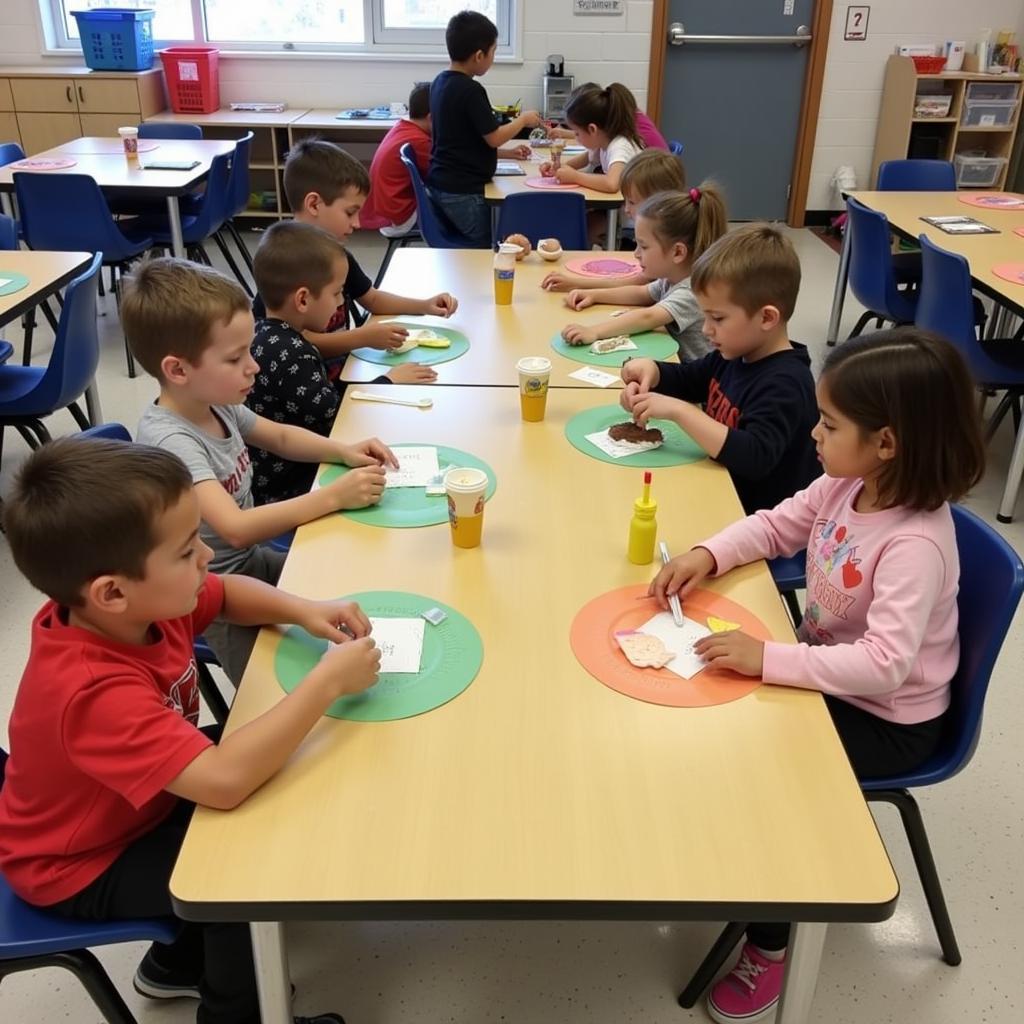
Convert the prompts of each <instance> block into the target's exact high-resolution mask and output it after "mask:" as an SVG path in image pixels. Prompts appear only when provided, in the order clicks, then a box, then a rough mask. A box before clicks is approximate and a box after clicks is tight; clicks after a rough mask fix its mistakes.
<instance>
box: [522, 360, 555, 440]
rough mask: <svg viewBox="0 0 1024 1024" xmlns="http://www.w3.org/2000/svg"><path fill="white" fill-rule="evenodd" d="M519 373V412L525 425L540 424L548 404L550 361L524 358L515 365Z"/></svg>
mask: <svg viewBox="0 0 1024 1024" xmlns="http://www.w3.org/2000/svg"><path fill="white" fill-rule="evenodd" d="M516 370H518V371H519V411H520V412H521V413H522V416H523V419H524V420H526V422H527V423H540V422H541V420H543V419H544V412H545V411H546V409H547V404H548V383H549V381H550V380H551V360H550V359H545V358H544V357H543V356H526V357H524V358H523V359H520V360H519V362H518V363H516Z"/></svg>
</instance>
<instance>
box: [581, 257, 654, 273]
mask: <svg viewBox="0 0 1024 1024" xmlns="http://www.w3.org/2000/svg"><path fill="white" fill-rule="evenodd" d="M565 269H566V270H568V271H569V272H570V273H572V274H582V275H583V276H584V277H622V276H625V275H627V274H639V273H640V264H639V263H637V261H636V260H623V259H617V258H615V257H614V256H578V257H577V258H576V259H574V260H569V262H568V263H566V265H565Z"/></svg>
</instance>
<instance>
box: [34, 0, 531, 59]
mask: <svg viewBox="0 0 1024 1024" xmlns="http://www.w3.org/2000/svg"><path fill="white" fill-rule="evenodd" d="M39 2H40V5H41V8H43V9H44V10H45V12H46V17H47V18H48V19H49V22H50V24H51V25H52V28H53V32H52V45H53V46H54V47H55V48H56V49H71V50H73V49H77V48H78V47H79V46H80V43H79V36H78V24H77V22H76V21H75V19H74V18H73V17H72V15H71V11H74V10H83V9H98V8H104V7H122V8H123V7H132V8H138V9H148V10H152V11H153V12H154V17H153V37H154V39H155V40H156V41H157V44H158V45H159V46H166V45H169V44H171V43H182V42H186V43H187V42H200V43H207V42H209V43H214V44H216V45H217V46H219V47H220V48H221V49H223V50H266V51H268V52H275V51H281V50H295V51H302V50H306V51H332V50H345V51H353V52H367V53H372V52H373V51H374V50H380V51H384V52H388V51H395V50H399V51H404V52H413V53H436V52H440V53H444V28H445V25H446V24H447V23H448V19H449V18H450V17H451V16H452V15H453V14H455V13H456V12H457V11H461V10H465V9H467V8H468V9H470V10H476V11H480V12H481V13H482V14H486V15H487V17H489V18H490V19H491V20H492V21H493V22H494V23H495V24H496V25H497V26H498V48H499V52H502V53H511V52H512V50H513V47H514V42H515V38H514V33H513V25H514V24H515V21H514V19H515V17H516V12H517V8H518V7H519V4H520V3H522V2H523V0H287V2H282V0H39Z"/></svg>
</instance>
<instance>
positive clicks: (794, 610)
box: [768, 549, 807, 626]
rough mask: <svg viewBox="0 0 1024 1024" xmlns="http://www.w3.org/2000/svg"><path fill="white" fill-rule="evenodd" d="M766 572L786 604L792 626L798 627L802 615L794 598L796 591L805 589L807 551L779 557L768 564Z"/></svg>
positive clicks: (801, 610)
mask: <svg viewBox="0 0 1024 1024" xmlns="http://www.w3.org/2000/svg"><path fill="white" fill-rule="evenodd" d="M768 571H769V572H770V573H771V574H772V579H773V580H774V582H775V587H776V589H777V590H778V592H779V594H780V595H781V597H782V599H783V600H784V601H785V602H786V607H787V608H788V609H789V616H790V618H791V619H792V620H793V625H794V626H799V625H800V623H801V622H802V621H803V617H804V613H803V609H802V608H801V607H800V600H799V598H798V597H797V596H796V592H797V591H798V590H806V589H807V579H806V575H805V574H806V572H807V551H806V549H805V550H803V551H800V552H798V553H797V554H795V555H790V556H788V557H787V556H786V555H779V557H778V558H773V559H771V560H770V561H769V562H768Z"/></svg>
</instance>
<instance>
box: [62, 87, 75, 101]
mask: <svg viewBox="0 0 1024 1024" xmlns="http://www.w3.org/2000/svg"><path fill="white" fill-rule="evenodd" d="M64 95H65V96H67V98H68V103H74V102H75V101H74V99H73V98H72V96H71V86H70V85H69V86H67V87H66V88H65V90H64Z"/></svg>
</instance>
